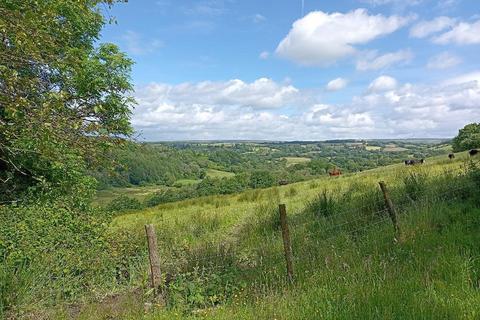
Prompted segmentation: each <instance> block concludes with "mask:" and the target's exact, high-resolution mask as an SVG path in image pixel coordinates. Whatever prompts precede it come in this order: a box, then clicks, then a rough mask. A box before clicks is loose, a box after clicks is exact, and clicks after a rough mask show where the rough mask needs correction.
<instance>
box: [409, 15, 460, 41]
mask: <svg viewBox="0 0 480 320" xmlns="http://www.w3.org/2000/svg"><path fill="white" fill-rule="evenodd" d="M453 25H455V19H452V18H449V17H445V16H442V17H437V18H435V19H433V20H429V21H420V22H419V23H417V24H415V25H414V26H413V27H412V28H411V29H410V36H411V37H413V38H425V37H428V36H429V35H431V34H434V33H437V32H440V31H442V30H445V29H447V28H450V27H452V26H453Z"/></svg>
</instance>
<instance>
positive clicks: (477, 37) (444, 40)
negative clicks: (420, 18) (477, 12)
mask: <svg viewBox="0 0 480 320" xmlns="http://www.w3.org/2000/svg"><path fill="white" fill-rule="evenodd" d="M433 42H434V43H437V44H449V43H455V44H460V45H465V44H480V20H478V21H476V22H474V23H468V22H460V23H459V24H457V25H456V26H454V27H453V28H452V29H451V30H450V31H447V32H445V33H443V34H441V35H439V36H437V37H435V38H433Z"/></svg>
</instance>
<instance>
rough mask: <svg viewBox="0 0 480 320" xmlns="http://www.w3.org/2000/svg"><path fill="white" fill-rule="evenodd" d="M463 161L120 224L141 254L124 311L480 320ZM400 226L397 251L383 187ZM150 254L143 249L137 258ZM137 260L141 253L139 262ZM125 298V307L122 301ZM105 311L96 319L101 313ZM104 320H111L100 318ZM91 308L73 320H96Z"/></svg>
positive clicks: (479, 224) (148, 214) (479, 268)
mask: <svg viewBox="0 0 480 320" xmlns="http://www.w3.org/2000/svg"><path fill="white" fill-rule="evenodd" d="M465 166H466V162H465V155H464V154H460V155H457V159H456V160H454V161H450V160H448V159H446V157H445V156H442V157H436V158H431V159H428V161H427V163H426V164H425V165H423V166H418V167H405V166H404V165H403V164H398V165H391V166H387V167H383V168H377V169H374V170H369V171H365V172H361V173H356V174H347V175H344V176H341V177H335V178H330V177H324V178H321V179H316V180H313V181H306V182H301V183H296V184H291V185H287V186H281V187H274V188H269V189H257V190H249V191H246V192H243V193H241V194H236V195H219V196H209V197H201V198H196V199H190V200H185V201H180V202H175V203H169V204H163V205H159V206H157V207H153V208H148V209H144V210H141V211H138V212H133V213H129V214H126V215H123V216H119V217H117V218H116V219H115V220H114V222H113V223H112V226H111V236H112V237H116V236H117V237H119V236H120V235H122V236H123V237H125V239H126V241H127V242H129V243H135V244H136V246H135V250H136V251H135V254H137V255H138V259H137V260H136V261H137V263H136V264H135V265H134V266H129V267H128V270H127V271H128V273H129V278H130V280H129V281H130V286H131V287H136V288H139V290H140V291H142V292H143V294H141V295H140V298H138V296H136V295H133V297H131V298H130V299H127V298H125V299H124V301H123V300H122V302H121V303H119V306H118V308H119V309H121V310H123V311H122V312H120V313H119V312H116V313H115V314H117V315H118V318H125V319H138V318H139V317H140V316H142V317H145V318H146V319H186V318H192V319H196V318H199V317H200V318H208V319H254V318H257V319H322V318H325V319H359V318H360V319H419V318H420V319H439V318H455V319H457V318H461V319H476V318H478V317H480V314H479V313H478V310H479V308H478V305H479V303H480V290H479V289H480V263H479V261H480V246H478V243H479V240H480V232H479V231H480V230H479V229H480V209H479V206H478V204H479V201H478V195H477V193H478V192H477V191H476V190H478V186H476V185H474V184H473V182H472V181H470V180H468V179H467V178H468V177H467V176H466V172H467V171H466V169H465ZM380 180H383V181H385V182H386V184H387V186H388V188H389V191H390V193H391V197H392V199H393V201H394V203H395V204H396V205H397V207H398V208H397V209H398V212H399V214H400V218H399V219H400V225H401V229H402V236H401V238H399V239H394V233H393V227H392V224H391V222H390V220H389V218H388V215H387V214H386V212H385V210H384V205H383V199H382V195H381V193H380V191H379V188H378V181H380ZM279 203H285V204H286V206H287V211H288V217H289V225H290V230H291V238H292V248H293V253H294V268H295V274H296V278H295V281H294V282H293V283H289V282H288V281H287V280H286V277H285V270H284V269H285V267H284V264H285V263H284V257H283V246H282V240H281V232H280V228H279V219H278V212H277V208H278V204H279ZM147 223H152V224H154V225H155V227H156V229H157V237H158V243H159V251H160V256H161V259H162V269H163V272H164V274H165V275H166V277H168V278H169V279H168V280H167V279H166V281H167V282H168V285H167V296H166V300H167V301H166V303H167V305H166V306H165V307H158V308H153V311H149V312H147V313H146V314H143V311H142V310H143V309H142V308H143V303H144V302H145V301H148V300H149V299H150V297H149V294H148V290H147V289H142V288H147V287H148V273H147V271H146V270H147V265H148V260H147V255H146V249H145V240H144V228H143V226H144V225H145V224H147ZM142 248H143V249H142ZM138 250H140V251H141V252H138ZM127 296H128V295H127ZM97 309H99V310H100V311H95V310H97ZM105 310H107V311H105ZM108 310H109V309H108V308H106V307H105V306H104V305H102V304H87V307H85V308H83V309H82V310H81V311H80V312H79V313H78V316H79V317H80V318H81V319H100V318H103V316H100V315H102V314H104V315H105V319H107V318H108V317H107V315H108Z"/></svg>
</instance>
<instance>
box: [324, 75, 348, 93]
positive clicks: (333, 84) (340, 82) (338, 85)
mask: <svg viewBox="0 0 480 320" xmlns="http://www.w3.org/2000/svg"><path fill="white" fill-rule="evenodd" d="M347 84H348V81H347V80H346V79H344V78H336V79H333V80H332V81H330V82H329V83H328V84H327V87H326V88H327V90H328V91H338V90H341V89H343V88H345V87H346V86H347Z"/></svg>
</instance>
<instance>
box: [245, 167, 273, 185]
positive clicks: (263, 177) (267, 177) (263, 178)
mask: <svg viewBox="0 0 480 320" xmlns="http://www.w3.org/2000/svg"><path fill="white" fill-rule="evenodd" d="M275 184H276V183H275V178H274V177H273V175H272V174H271V173H270V172H269V171H267V170H256V171H253V172H252V174H251V176H250V187H252V188H254V189H256V188H268V187H271V186H273V185H275Z"/></svg>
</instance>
